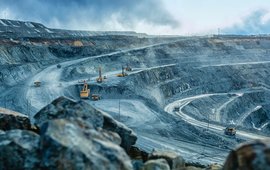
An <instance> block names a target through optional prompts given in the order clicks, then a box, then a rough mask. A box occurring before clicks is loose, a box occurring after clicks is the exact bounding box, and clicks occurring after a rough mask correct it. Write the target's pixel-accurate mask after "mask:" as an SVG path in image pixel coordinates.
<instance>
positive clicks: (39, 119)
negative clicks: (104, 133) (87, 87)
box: [34, 97, 137, 151]
mask: <svg viewBox="0 0 270 170" xmlns="http://www.w3.org/2000/svg"><path fill="white" fill-rule="evenodd" d="M74 117H79V118H81V119H83V120H85V121H86V122H88V123H90V124H92V125H93V126H94V127H95V128H101V127H102V128H103V129H105V130H109V131H113V132H116V133H118V134H119V136H120V137H121V139H122V142H121V146H122V147H123V148H124V149H125V150H126V151H128V150H129V149H130V147H131V145H134V144H135V143H136V140H137V137H136V135H135V134H134V132H133V131H132V130H131V129H129V128H128V127H126V126H125V125H124V124H122V123H120V122H117V121H116V120H114V119H113V118H112V117H111V116H110V115H108V114H107V113H104V112H102V111H99V110H97V109H95V108H93V107H92V106H90V105H89V104H87V103H86V102H83V101H78V102H75V101H73V100H71V99H68V98H66V97H59V98H58V99H55V100H54V101H53V102H52V103H51V104H49V105H47V106H46V107H44V108H43V109H41V110H40V111H39V112H38V113H37V114H36V115H35V116H34V118H35V123H36V124H37V125H38V126H41V124H42V123H44V122H46V121H48V120H52V119H60V118H65V119H70V118H74Z"/></svg>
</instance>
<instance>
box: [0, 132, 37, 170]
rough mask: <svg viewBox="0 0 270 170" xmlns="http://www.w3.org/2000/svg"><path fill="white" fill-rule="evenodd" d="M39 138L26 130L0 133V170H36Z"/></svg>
mask: <svg viewBox="0 0 270 170" xmlns="http://www.w3.org/2000/svg"><path fill="white" fill-rule="evenodd" d="M38 147H39V136H38V135H37V134H35V133H33V132H30V131H26V130H10V131H6V132H5V133H0V169H26V170H28V169H29V170H30V169H38V168H39V163H40V159H39V153H38Z"/></svg>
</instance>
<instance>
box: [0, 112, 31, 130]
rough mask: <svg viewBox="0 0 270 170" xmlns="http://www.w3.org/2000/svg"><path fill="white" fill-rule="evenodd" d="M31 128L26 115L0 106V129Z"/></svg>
mask: <svg viewBox="0 0 270 170" xmlns="http://www.w3.org/2000/svg"><path fill="white" fill-rule="evenodd" d="M30 128H31V123H30V120H29V118H28V116H26V115H24V114H21V113H18V112H14V111H11V110H8V109H4V108H0V129H2V130H4V131H5V130H12V129H25V130H28V129H30Z"/></svg>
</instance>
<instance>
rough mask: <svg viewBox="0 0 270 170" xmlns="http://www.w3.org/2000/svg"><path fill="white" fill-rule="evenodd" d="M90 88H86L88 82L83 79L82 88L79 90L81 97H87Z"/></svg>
mask: <svg viewBox="0 0 270 170" xmlns="http://www.w3.org/2000/svg"><path fill="white" fill-rule="evenodd" d="M89 94H90V89H89V88H88V84H87V83H86V82H85V81H84V84H83V89H82V90H81V92H80V97H81V99H87V98H89Z"/></svg>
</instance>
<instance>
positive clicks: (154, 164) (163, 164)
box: [143, 159, 170, 170]
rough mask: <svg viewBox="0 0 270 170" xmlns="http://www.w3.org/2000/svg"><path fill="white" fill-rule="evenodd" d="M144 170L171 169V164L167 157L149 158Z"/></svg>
mask: <svg viewBox="0 0 270 170" xmlns="http://www.w3.org/2000/svg"><path fill="white" fill-rule="evenodd" d="M143 170H170V166H169V165H168V162H167V161H166V160H165V159H156V160H149V161H147V162H145V164H144V166H143Z"/></svg>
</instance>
